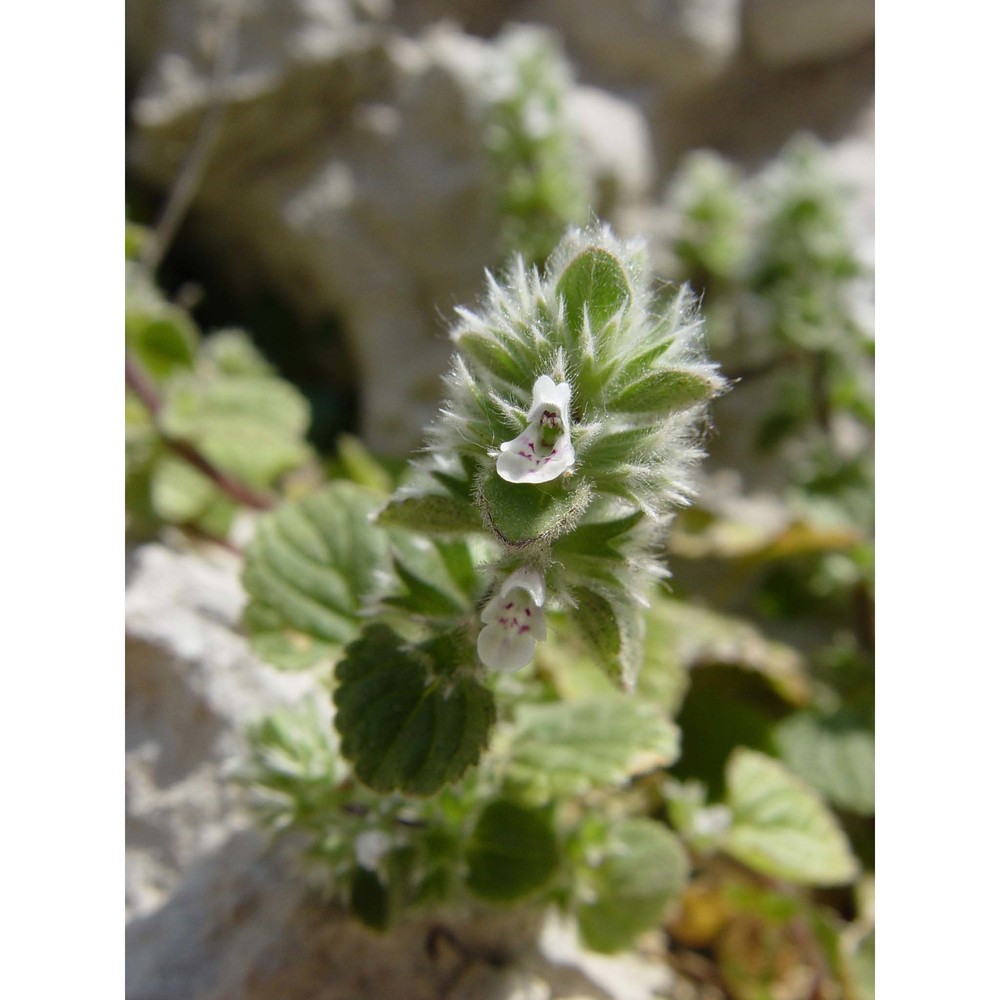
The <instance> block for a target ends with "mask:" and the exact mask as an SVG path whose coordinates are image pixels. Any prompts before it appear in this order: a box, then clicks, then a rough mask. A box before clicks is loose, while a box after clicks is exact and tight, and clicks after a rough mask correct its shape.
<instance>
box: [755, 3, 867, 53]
mask: <svg viewBox="0 0 1000 1000" xmlns="http://www.w3.org/2000/svg"><path fill="white" fill-rule="evenodd" d="M745 25H746V34H747V44H748V48H749V49H750V51H751V52H752V53H753V55H754V56H755V57H756V58H757V59H759V60H760V61H761V62H763V63H765V64H767V65H768V66H773V67H785V66H794V65H798V64H801V63H810V62H824V61H827V60H832V59H836V58H837V57H839V56H843V55H848V54H850V53H851V52H854V51H855V50H857V49H860V48H862V47H863V46H865V45H869V44H871V42H872V40H873V39H874V37H875V3H874V0H746V13H745Z"/></svg>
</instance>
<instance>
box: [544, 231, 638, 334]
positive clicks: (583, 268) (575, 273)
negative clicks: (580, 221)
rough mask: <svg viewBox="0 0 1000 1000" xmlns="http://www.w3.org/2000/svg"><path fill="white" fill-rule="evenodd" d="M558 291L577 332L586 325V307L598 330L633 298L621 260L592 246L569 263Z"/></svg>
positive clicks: (561, 277)
mask: <svg viewBox="0 0 1000 1000" xmlns="http://www.w3.org/2000/svg"><path fill="white" fill-rule="evenodd" d="M556 291H557V292H558V294H559V295H561V296H562V298H563V300H564V301H565V303H566V322H567V324H568V325H569V328H570V330H571V331H572V332H573V333H574V334H576V335H579V333H580V331H581V329H582V328H583V315H584V310H586V313H587V316H588V318H589V320H590V325H591V328H592V329H593V330H594V331H595V332H596V331H599V330H600V329H601V328H602V327H603V326H604V325H605V324H606V323H607V322H608V320H610V319H611V317H612V316H614V315H615V313H617V312H618V310H619V309H621V308H622V306H624V305H626V304H627V303H628V302H630V301H631V300H632V287H631V285H630V284H629V280H628V275H627V274H626V273H625V269H624V268H623V267H622V265H621V262H620V261H619V260H618V259H617V258H616V257H615V256H614V255H613V254H612V253H610V252H609V251H608V250H604V249H603V248H601V247H593V246H592V247H587V248H586V249H585V250H583V251H581V252H580V253H579V254H577V255H576V257H574V258H573V259H572V260H571V261H570V262H569V263H568V264H567V265H566V267H565V269H564V270H563V273H562V274H561V275H560V277H559V281H558V283H557V284H556Z"/></svg>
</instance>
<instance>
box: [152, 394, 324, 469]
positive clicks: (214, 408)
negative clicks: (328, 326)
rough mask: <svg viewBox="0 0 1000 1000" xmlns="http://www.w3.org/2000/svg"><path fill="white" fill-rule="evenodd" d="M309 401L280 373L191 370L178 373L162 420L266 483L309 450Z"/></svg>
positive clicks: (228, 465)
mask: <svg viewBox="0 0 1000 1000" xmlns="http://www.w3.org/2000/svg"><path fill="white" fill-rule="evenodd" d="M308 423H309V407H308V405H307V404H306V401H305V400H304V399H303V398H302V396H301V395H300V394H299V392H298V391H297V390H296V389H294V388H293V387H292V386H290V385H288V384H287V383H285V382H282V381H280V380H279V379H276V378H270V377H266V376H265V377H261V376H226V377H222V376H192V377H186V378H177V379H173V380H172V381H171V382H170V384H169V386H168V388H167V391H166V393H165V396H164V404H163V409H162V411H161V413H160V424H161V426H162V428H163V431H164V433H166V434H168V435H169V436H171V437H175V438H179V439H182V440H185V441H190V442H191V443H192V444H194V445H195V446H197V447H198V448H199V449H200V450H201V451H202V453H203V454H204V455H205V457H206V458H208V459H209V460H210V461H212V462H214V463H215V464H217V465H218V466H220V467H221V468H223V469H225V470H226V471H227V472H231V473H232V474H233V475H235V476H237V477H238V478H239V479H242V480H244V481H245V482H247V483H248V484H249V485H251V486H258V487H266V486H268V485H270V484H271V483H273V482H274V480H275V479H276V478H277V477H278V476H280V475H282V474H283V473H285V472H288V471H290V470H291V469H294V468H296V467H298V466H300V465H302V464H303V463H304V462H305V461H306V460H307V459H308V458H309V455H310V450H309V447H308V446H307V445H306V443H305V441H304V440H303V435H304V434H305V431H306V428H307V426H308Z"/></svg>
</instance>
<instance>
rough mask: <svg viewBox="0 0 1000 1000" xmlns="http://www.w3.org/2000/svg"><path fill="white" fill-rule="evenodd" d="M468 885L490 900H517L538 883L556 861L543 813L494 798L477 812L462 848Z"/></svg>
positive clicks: (552, 836)
mask: <svg viewBox="0 0 1000 1000" xmlns="http://www.w3.org/2000/svg"><path fill="white" fill-rule="evenodd" d="M466 861H467V863H468V868H469V870H468V876H467V881H468V886H469V888H470V889H471V890H472V892H474V893H475V894H476V895H477V896H480V897H482V898H483V899H488V900H490V901H491V902H495V903H507V902H512V901H513V900H516V899H521V898H523V897H525V896H529V895H531V894H532V893H535V892H537V891H538V890H539V889H541V888H543V887H544V886H545V884H546V883H547V882H548V881H549V879H550V878H551V877H552V876H553V875H554V874H555V871H556V868H557V867H558V864H559V846H558V843H557V842H556V836H555V832H554V831H553V829H552V822H551V819H550V818H549V816H548V814H547V813H546V812H544V811H540V810H536V809H528V808H526V807H525V806H522V805H519V804H517V803H515V802H509V801H507V800H505V799H498V800H496V801H494V802H490V803H489V805H487V806H486V808H485V809H484V810H483V811H482V813H481V814H480V816H479V820H478V821H477V823H476V826H475V829H474V830H473V832H472V837H471V839H470V841H469V845H468V848H467V849H466Z"/></svg>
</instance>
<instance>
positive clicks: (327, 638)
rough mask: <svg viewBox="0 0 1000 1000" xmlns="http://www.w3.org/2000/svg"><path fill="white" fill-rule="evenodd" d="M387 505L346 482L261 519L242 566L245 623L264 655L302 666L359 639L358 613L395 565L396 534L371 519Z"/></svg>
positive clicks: (280, 663)
mask: <svg viewBox="0 0 1000 1000" xmlns="http://www.w3.org/2000/svg"><path fill="white" fill-rule="evenodd" d="M380 502H381V497H379V496H378V494H374V493H371V492H370V491H368V490H365V489H363V488H361V487H359V486H355V485H354V484H352V483H346V482H339V483H333V484H331V485H330V486H328V487H327V488H326V489H323V490H319V491H317V492H316V493H313V494H310V495H309V496H308V497H306V498H305V499H303V500H301V501H299V502H297V503H290V504H286V505H285V506H283V507H282V508H280V509H279V510H277V511H275V512H274V513H271V514H268V515H266V516H264V517H262V518H261V519H260V521H259V522H258V525H257V532H256V535H255V537H254V540H253V542H252V543H251V544H250V546H249V547H248V549H247V554H246V563H245V566H244V570H243V585H244V587H245V588H246V590H247V593H248V594H249V596H250V602H249V604H248V606H247V610H246V612H245V616H244V617H245V623H246V626H247V630H248V632H249V634H250V641H251V644H252V645H253V647H254V649H255V650H256V651H257V653H258V654H259V655H260V656H262V657H264V658H265V659H266V660H268V661H269V662H271V663H273V664H275V665H276V666H279V667H286V668H291V669H297V668H301V667H303V666H309V665H312V664H314V663H316V662H318V661H320V660H323V659H327V658H331V659H332V658H333V657H334V656H335V655H337V653H338V652H339V651H340V649H341V647H342V646H343V645H344V644H345V643H347V642H350V641H351V640H352V639H354V638H355V637H356V636H357V634H358V631H359V628H360V625H359V621H358V612H359V611H360V610H361V608H362V606H363V604H364V602H365V599H366V598H367V597H368V596H369V595H370V594H371V592H372V591H373V589H374V587H375V583H376V579H377V576H378V574H379V572H380V571H381V572H386V571H389V570H391V567H392V562H391V557H390V552H389V539H388V537H387V536H386V534H385V532H383V531H380V530H379V529H378V528H376V527H375V526H374V525H372V523H371V521H370V515H371V513H372V512H373V511H374V510H375V509H376V507H377V506H378V504H379V503H380Z"/></svg>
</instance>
